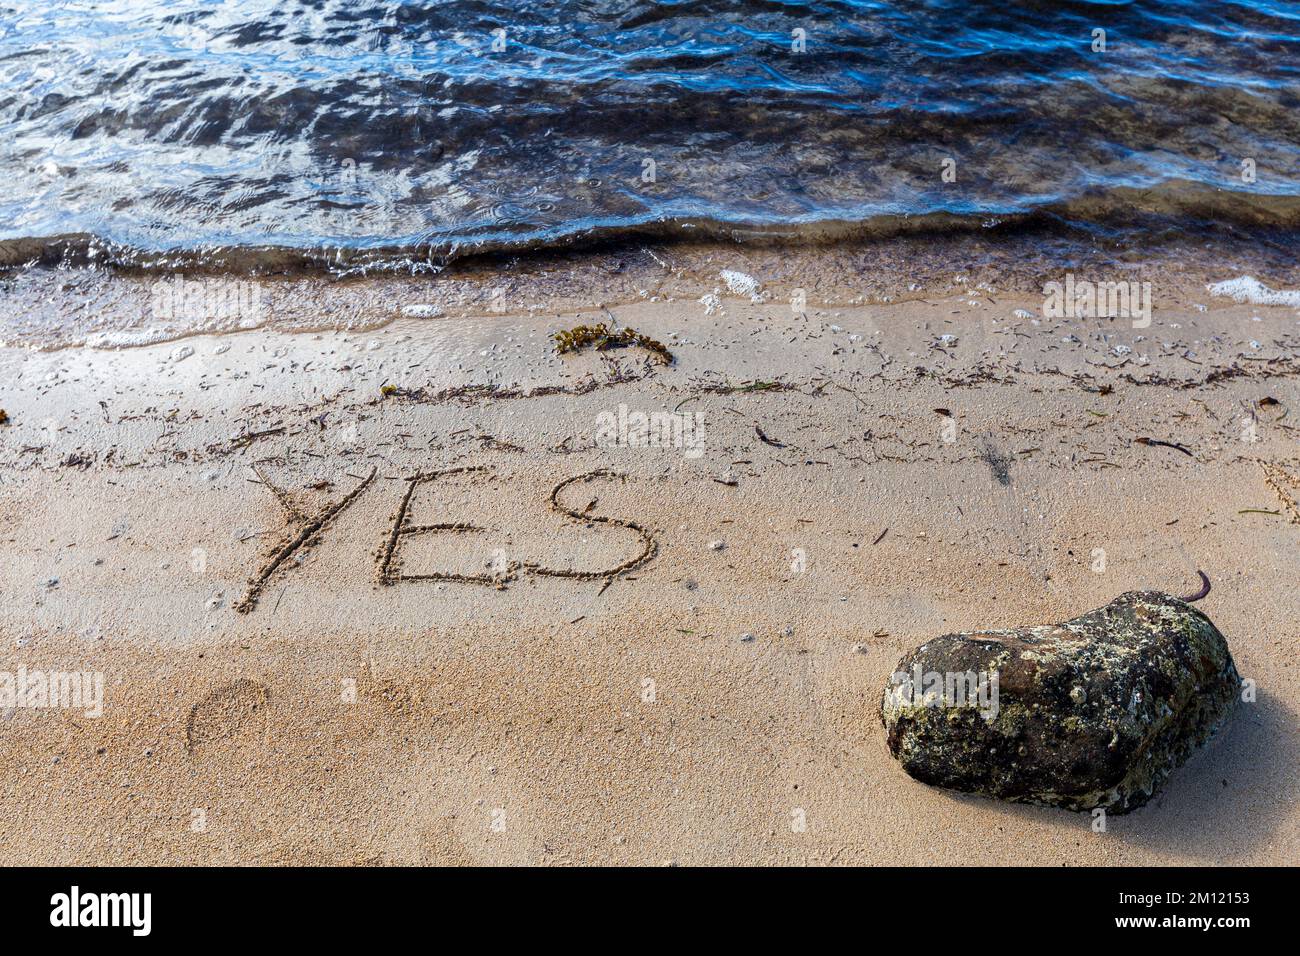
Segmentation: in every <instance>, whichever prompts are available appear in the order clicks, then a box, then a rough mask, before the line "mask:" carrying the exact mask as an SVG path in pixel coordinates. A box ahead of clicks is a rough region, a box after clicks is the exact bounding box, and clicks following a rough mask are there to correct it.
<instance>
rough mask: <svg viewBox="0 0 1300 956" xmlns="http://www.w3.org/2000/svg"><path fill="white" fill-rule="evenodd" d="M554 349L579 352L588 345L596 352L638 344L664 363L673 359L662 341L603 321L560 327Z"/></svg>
mask: <svg viewBox="0 0 1300 956" xmlns="http://www.w3.org/2000/svg"><path fill="white" fill-rule="evenodd" d="M552 337H553V338H554V339H555V351H556V353H557V354H559V355H564V354H566V353H568V352H580V351H582V349H584V348H586V347H587V346H588V345H590V346H591V347H592V348H594V349H596V351H598V352H603V351H605V350H606V349H611V348H626V347H628V346H633V345H639V346H640V347H641V348H643V349H646V350H647V351H649V352H650V353H652V354H653V355H655V356H657V357H658V358H659V360H660V361H662V362H663V363H664V364H665V365H669V364H671V363H672V361H673V353H672V352H670V351H668V348H667V346H665V345H664V344H663V343H662V342H660V341H658V340H656V339H652V338H651V337H650V336H648V335H645V334H644V333H641V332H638V331H637V330H636V329H633V328H626V329H611V328H610V327H609V326H608V325H606V324H605V323H604V322H600V323H598V324H596V325H576V326H574V327H573V328H571V329H562V330H561V331H559V332H556V333H555V334H554V335H553V336H552Z"/></svg>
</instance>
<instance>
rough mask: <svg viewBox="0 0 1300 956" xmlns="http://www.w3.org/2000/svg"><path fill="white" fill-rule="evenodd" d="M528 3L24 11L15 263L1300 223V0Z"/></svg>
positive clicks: (5, 53) (15, 31)
mask: <svg viewBox="0 0 1300 956" xmlns="http://www.w3.org/2000/svg"><path fill="white" fill-rule="evenodd" d="M509 7H510V9H509V10H505V9H502V8H501V7H500V6H499V5H492V4H487V3H480V2H459V0H457V2H444V3H386V4H379V3H369V4H368V3H358V2H345V0H275V2H268V0H241V2H239V3H237V4H234V3H212V2H202V0H180V2H175V0H168V2H161V0H144V2H141V0H118V2H88V0H80V2H66V3H54V2H50V0H11V2H9V3H7V4H5V5H4V6H3V7H0V134H2V135H0V163H2V164H3V168H4V169H5V170H6V172H7V173H8V178H9V183H8V188H7V189H6V190H4V195H3V197H2V198H0V224H2V225H0V263H8V264H18V263H22V262H26V261H29V260H31V259H33V258H44V259H46V260H50V259H57V258H58V257H61V256H65V255H68V254H73V255H75V256H79V257H83V258H84V257H87V256H88V257H89V258H91V259H92V261H130V262H133V263H136V264H146V265H148V264H152V265H158V266H163V267H171V266H174V265H176V264H177V263H180V262H185V263H187V264H191V265H192V264H193V262H194V260H196V259H198V260H207V261H209V262H211V263H215V264H222V263H226V264H233V265H259V264H261V265H264V266H270V267H279V266H282V265H284V264H286V263H292V262H303V261H314V262H318V263H319V262H324V263H327V264H332V265H333V266H335V267H338V268H340V269H342V268H345V267H347V266H355V265H357V264H364V263H373V262H376V261H377V262H381V263H388V264H401V265H409V264H410V263H411V262H417V263H418V262H433V263H441V262H444V261H446V259H448V258H450V257H454V256H455V255H456V254H458V253H464V252H467V251H481V250H484V249H501V248H505V249H516V248H537V247H549V246H554V245H559V244H565V243H570V242H573V241H575V240H581V239H587V238H591V237H611V238H615V239H618V238H626V237H643V236H649V237H663V238H677V237H686V238H690V239H695V240H698V239H702V238H721V239H742V240H743V239H753V238H755V237H772V236H775V237H784V238H794V239H796V240H805V239H813V238H815V239H822V240H826V239H837V238H841V237H846V236H852V237H861V236H875V235H888V234H892V233H896V232H898V231H913V230H917V229H939V230H952V229H958V230H967V229H969V230H976V231H982V230H995V231H996V230H1011V231H1014V230H1017V229H1025V228H1032V229H1036V230H1046V231H1050V232H1055V233H1058V234H1062V235H1067V236H1077V237H1079V238H1080V239H1081V240H1082V241H1086V242H1095V241H1107V242H1116V241H1118V242H1133V241H1138V240H1140V241H1142V242H1143V243H1151V242H1155V241H1161V240H1164V239H1168V238H1171V237H1172V238H1175V239H1186V238H1187V237H1188V236H1197V235H1200V234H1202V233H1203V232H1204V231H1205V230H1206V229H1207V228H1210V227H1212V228H1215V229H1219V230H1220V231H1227V232H1230V233H1232V234H1236V235H1240V234H1242V233H1251V232H1258V233H1262V234H1266V235H1268V236H1270V237H1272V238H1274V239H1276V237H1277V236H1279V235H1282V236H1289V235H1291V234H1292V233H1293V232H1294V231H1295V230H1296V229H1297V228H1300V92H1298V91H1300V6H1297V5H1296V4H1294V3H1288V2H1282V0H1260V2H1250V3H1246V2H1223V0H1213V2H1209V0H1207V2H1194V0H1182V2H1176V0H1175V2H1161V3H1154V2H1127V3H1126V2H1114V0H1112V2H1080V0H1065V2H1063V0H1026V2H1019V3H1006V2H998V3H990V2H984V0H963V2H883V0H852V2H828V0H814V2H796V0H782V2H775V0H768V2H755V0H746V2H733V0H727V2H723V0H716V2H686V0H683V2H671V3H649V2H643V0H635V2H633V0H605V2H581V0H552V2H537V0H524V2H516V3H512V4H510V5H509ZM1096 30H1104V31H1105V50H1104V51H1102V50H1100V49H1097V50H1094V46H1096V45H1097V43H1098V39H1097V38H1096V37H1095V35H1094V31H1096ZM1246 161H1250V162H1249V163H1247V164H1246V165H1243V163H1246ZM1248 167H1253V181H1248V180H1249V179H1250V178H1251V177H1250V176H1248V175H1245V174H1247V173H1248V172H1250V171H1251V170H1250V169H1249V168H1248ZM945 170H947V171H948V173H949V176H948V178H951V179H952V181H945V176H944V173H945ZM59 237H62V239H63V241H59V242H52V241H51V240H54V239H56V238H59Z"/></svg>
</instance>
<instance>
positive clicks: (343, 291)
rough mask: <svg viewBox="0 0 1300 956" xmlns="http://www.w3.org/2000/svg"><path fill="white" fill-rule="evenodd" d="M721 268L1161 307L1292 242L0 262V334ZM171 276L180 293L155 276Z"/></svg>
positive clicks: (313, 313) (138, 326)
mask: <svg viewBox="0 0 1300 956" xmlns="http://www.w3.org/2000/svg"><path fill="white" fill-rule="evenodd" d="M724 274H739V275H743V276H746V277H752V279H753V281H754V282H755V283H757V290H758V295H759V297H760V299H761V301H763V302H765V303H767V304H769V305H771V306H773V307H774V308H775V307H777V306H780V305H782V304H784V305H786V306H787V307H788V308H789V309H790V311H791V313H792V314H794V313H797V312H799V311H805V312H806V311H807V310H809V309H818V308H820V309H830V310H836V309H844V308H853V307H863V306H887V305H894V304H899V303H907V302H924V301H931V302H933V301H934V300H936V299H942V298H947V297H951V296H954V295H961V294H967V293H968V294H969V295H970V296H973V297H980V298H987V299H989V300H990V301H989V304H991V305H994V306H996V305H998V304H999V302H1000V301H1002V300H1003V299H1012V298H1015V299H1027V301H1026V302H1025V303H1024V304H1025V305H1026V307H1027V308H1028V310H1029V311H1032V312H1034V313H1035V314H1039V313H1040V312H1041V308H1042V305H1043V301H1044V294H1045V293H1044V289H1045V288H1046V287H1047V285H1049V284H1050V283H1064V282H1066V281H1067V279H1069V278H1071V277H1077V278H1079V279H1080V280H1088V281H1091V282H1094V283H1104V282H1125V283H1129V282H1135V283H1138V284H1140V285H1141V284H1147V283H1149V284H1150V287H1151V290H1152V297H1153V300H1154V305H1155V306H1156V307H1159V308H1164V309H1181V308H1194V309H1201V308H1206V309H1209V308H1221V307H1225V306H1227V305H1228V304H1229V303H1231V302H1232V299H1231V298H1230V297H1227V296H1224V295H1216V294H1213V293H1211V292H1210V291H1209V289H1208V287H1209V286H1211V285H1213V284H1215V283H1221V282H1224V281H1229V280H1238V279H1241V278H1242V277H1252V278H1254V279H1255V280H1257V281H1260V282H1262V283H1263V284H1264V285H1265V286H1266V287H1268V288H1271V289H1280V290H1294V289H1298V288H1300V270H1298V269H1297V266H1296V262H1295V256H1294V253H1293V252H1292V251H1291V249H1290V248H1289V247H1287V246H1284V245H1278V244H1276V243H1267V242H1253V241H1247V240H1244V239H1238V240H1235V241H1219V240H1215V241H1210V242H1170V243H1166V244H1164V245H1161V246H1158V247H1155V248H1150V247H1145V246H1144V247H1142V248H1138V247H1136V246H1134V245H1133V244H1131V243H1128V242H1123V241H1115V242H1112V243H1094V242H1092V241H1085V240H1078V239H1063V238H1061V237H1053V236H1043V235H1037V234H1034V233H1026V234H1018V235H1016V234H1013V235H999V234H992V233H991V234H989V235H987V236H979V235H966V234H955V235H921V236H909V237H900V238H896V239H892V240H888V241H875V242H839V243H830V244H821V243H811V244H797V245H783V244H780V243H775V244H767V243H754V242H745V241H737V242H734V243H698V242H694V243H693V242H681V243H669V244H650V243H634V244H631V245H619V244H615V245H598V246H596V247H593V248H590V249H583V248H580V249H562V248H561V249H551V250H538V251H534V252H532V253H528V254H522V255H505V254H502V255H483V256H477V257H469V258H467V259H465V260H463V261H458V262H454V263H450V264H448V265H446V266H439V267H437V269H436V271H435V273H433V274H414V275H412V274H408V275H398V274H379V275H365V274H361V275H329V274H325V273H312V272H302V271H297V270H288V271H283V272H274V271H273V272H271V273H266V274H259V273H257V272H255V271H247V270H244V271H231V270H224V269H221V268H213V267H203V268H197V269H194V270H192V271H191V270H188V269H186V268H184V267H182V266H181V265H176V266H174V267H166V268H163V267H159V268H157V269H152V270H144V271H141V270H133V269H114V268H111V267H91V266H87V265H80V266H78V265H72V264H68V263H63V264H60V265H58V266H40V265H35V264H33V265H30V266H28V267H19V268H12V269H7V270H3V271H0V345H3V346H10V347H24V348H32V349H37V350H57V349H60V348H67V347H76V346H84V345H89V346H92V347H95V348H109V349H111V348H122V347H134V346H140V345H150V344H156V343H159V342H167V341H180V340H183V339H186V338H191V337H195V336H202V335H207V334H221V333H232V332H240V331H248V330H250V329H254V328H264V329H268V330H273V331H285V332H329V331H335V332H354V333H364V332H367V331H373V330H375V329H379V328H383V327H385V326H387V325H389V324H390V323H392V322H394V321H397V320H400V319H403V318H412V317H417V318H425V319H429V320H434V321H443V320H447V319H480V320H485V321H491V320H494V319H497V318H500V317H502V316H506V315H518V314H528V315H532V316H543V315H546V314H553V315H567V314H573V315H579V314H581V315H584V316H588V315H589V316H602V317H603V310H605V309H614V308H618V307H622V306H632V305H636V304H638V303H669V304H677V305H679V306H680V307H681V308H682V309H683V312H684V314H685V315H687V316H689V317H692V318H697V319H708V318H709V317H710V315H711V310H712V309H713V308H714V306H713V305H712V303H713V302H714V301H715V300H716V301H717V303H718V306H719V307H720V306H721V302H722V300H724V299H727V298H729V297H733V296H736V295H740V296H741V297H742V298H745V297H748V293H747V292H743V291H741V290H739V289H733V288H731V287H730V286H729V285H728V283H727V282H726V281H725V280H724V279H723V278H722V276H723V275H724ZM185 286H189V287H191V291H190V292H189V293H185V292H183V291H178V292H176V293H175V294H173V293H172V292H171V291H170V289H171V287H185ZM1292 295H1300V293H1292ZM160 300H161V301H160ZM173 302H174V303H175V306H174V307H173ZM1247 304H1249V303H1247Z"/></svg>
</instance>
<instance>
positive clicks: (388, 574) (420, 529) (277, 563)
mask: <svg viewBox="0 0 1300 956" xmlns="http://www.w3.org/2000/svg"><path fill="white" fill-rule="evenodd" d="M489 472H490V469H488V468H485V467H477V466H476V467H464V468H449V469H445V470H442V471H432V472H421V473H419V474H416V475H413V476H411V477H410V478H407V479H406V490H405V492H404V493H403V495H402V500H401V504H400V505H399V506H398V509H397V513H396V515H395V516H394V517H393V523H392V525H391V527H389V528H388V530H387V533H386V535H385V537H384V540H383V543H382V546H381V547H380V549H379V552H378V555H377V559H378V560H377V564H378V576H379V583H381V584H385V585H392V584H401V583H404V582H409V581H458V582H463V583H466V584H483V585H488V586H491V587H496V588H504V587H505V585H506V584H507V583H508V582H510V581H513V580H515V579H516V578H518V577H520V576H521V575H523V574H536V575H539V576H542V577H553V578H573V579H577V580H581V581H596V580H604V581H605V587H608V586H609V585H610V583H612V582H613V580H614V579H615V578H616V577H618V576H619V575H622V574H627V573H628V572H630V571H634V570H636V569H637V568H639V567H641V566H642V565H644V564H646V563H647V562H649V561H650V560H651V559H652V558H653V557H654V556H655V554H656V553H657V552H658V545H657V543H656V542H655V539H654V537H653V536H652V535H651V534H650V532H649V531H647V530H646V529H645V528H644V527H642V526H641V525H639V524H637V523H636V522H635V521H629V520H627V519H625V518H611V517H607V516H605V515H599V514H594V513H592V510H591V509H592V507H593V505H594V502H593V503H592V504H591V505H588V506H587V507H586V508H585V509H584V510H582V511H575V510H573V509H571V508H568V507H566V506H565V505H564V504H562V503H561V500H560V497H561V494H562V493H563V491H564V490H565V489H566V488H568V487H569V486H570V485H574V484H579V483H587V482H592V481H597V480H601V479H616V478H620V477H621V476H619V475H616V474H614V473H613V472H609V471H605V470H603V469H602V470H597V471H591V472H587V473H586V474H582V475H575V476H573V477H572V478H566V479H564V480H563V481H561V482H560V483H559V484H558V485H556V486H555V487H554V488H553V489H551V494H550V499H549V503H550V507H551V510H552V511H554V512H556V513H557V514H561V515H564V516H565V517H567V518H571V519H574V520H577V521H582V522H590V523H594V524H605V525H613V526H615V527H619V528H627V529H629V530H630V531H634V532H635V533H636V534H637V536H638V538H639V539H640V549H639V553H637V554H636V555H634V556H632V557H630V558H628V559H627V560H625V561H623V562H621V563H619V564H617V565H615V566H614V567H611V568H600V569H597V570H591V571H578V570H571V569H567V568H548V567H545V566H543V565H541V564H536V563H529V562H519V561H509V560H505V559H504V558H503V559H502V560H501V561H500V562H499V563H498V564H497V565H496V566H494V567H493V568H492V569H491V573H488V574H455V573H451V572H443V571H427V572H421V573H407V572H405V571H403V570H402V562H401V551H402V545H403V544H404V543H405V542H406V541H407V540H408V539H409V538H410V537H412V536H414V535H424V534H467V533H474V532H484V531H487V530H488V529H487V528H483V527H480V526H478V525H474V524H467V523H463V522H455V523H451V522H447V523H436V524H413V523H412V522H411V500H412V499H413V498H414V497H415V494H416V491H417V490H419V489H420V487H421V486H423V485H436V484H437V483H438V482H439V481H440V480H442V479H445V478H449V477H452V476H457V475H471V474H481V475H486V474H488V473H489ZM375 474H376V470H375V469H371V472H370V474H369V475H367V476H366V477H365V478H363V479H361V480H360V481H359V482H358V484H357V485H356V487H354V488H353V489H352V490H351V491H350V492H348V494H346V495H344V497H343V498H341V499H340V500H338V501H337V502H335V503H334V504H331V505H329V506H327V507H325V508H323V509H321V510H320V511H319V512H317V513H316V514H315V515H308V514H306V513H304V512H303V511H302V510H301V509H300V508H299V507H298V506H297V505H296V504H295V503H294V502H293V500H292V499H291V498H290V497H289V495H288V494H286V493H285V492H284V491H283V490H282V489H280V488H278V487H277V486H276V485H274V484H272V483H271V481H270V480H269V479H268V478H267V477H266V476H265V475H262V474H261V472H258V477H259V478H261V480H262V483H263V484H264V485H266V486H267V487H268V488H269V489H270V490H271V492H272V493H273V494H274V495H275V496H276V499H277V500H278V501H279V502H280V504H281V506H282V507H283V508H284V510H285V512H286V515H287V517H288V519H289V523H290V533H289V536H288V539H287V540H285V541H284V542H283V543H281V544H280V545H278V546H277V547H276V548H275V549H274V550H273V551H272V552H271V554H270V556H269V557H268V558H267V559H266V561H265V562H264V563H263V565H262V567H261V569H260V570H259V571H258V572H257V574H255V575H254V576H253V577H252V578H250V579H249V582H248V589H247V591H246V592H245V594H244V597H243V598H242V599H241V600H240V602H239V603H238V604H236V605H235V609H236V610H237V611H241V612H245V613H247V612H249V611H251V610H253V609H254V608H255V607H257V602H258V599H259V598H260V597H261V594H262V591H263V590H264V589H265V587H266V585H267V583H268V582H270V580H271V579H272V578H274V577H275V576H276V575H277V574H279V573H281V572H282V571H286V570H288V567H289V566H291V565H292V563H294V562H293V561H292V559H294V558H295V556H297V555H300V554H301V553H302V552H304V551H305V550H306V549H308V548H310V547H311V546H312V545H313V544H315V543H316V542H317V541H319V540H320V537H321V535H322V534H323V533H324V531H325V529H326V528H327V527H328V526H329V525H330V524H331V522H333V521H334V519H335V518H337V517H338V516H339V515H340V514H342V513H343V512H344V511H346V510H347V509H348V508H350V507H351V506H352V505H353V504H354V503H355V502H356V501H357V499H358V498H360V497H361V496H362V495H363V494H365V492H366V490H367V489H368V488H369V487H370V485H371V483H372V482H373V481H374V479H375ZM601 590H602V591H603V590H604V588H601Z"/></svg>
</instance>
